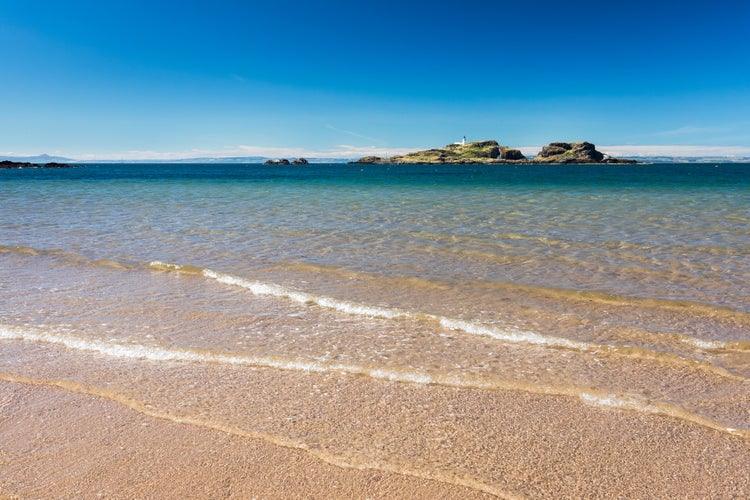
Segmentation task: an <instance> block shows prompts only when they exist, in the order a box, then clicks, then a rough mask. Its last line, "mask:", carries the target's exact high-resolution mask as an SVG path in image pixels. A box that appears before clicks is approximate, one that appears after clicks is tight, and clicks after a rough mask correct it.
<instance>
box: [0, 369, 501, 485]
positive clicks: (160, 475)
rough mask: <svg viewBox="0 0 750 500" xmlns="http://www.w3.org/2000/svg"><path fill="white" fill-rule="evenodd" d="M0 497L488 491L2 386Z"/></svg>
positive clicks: (69, 395)
mask: <svg viewBox="0 0 750 500" xmlns="http://www.w3.org/2000/svg"><path fill="white" fill-rule="evenodd" d="M0 412H1V413H0V422H1V423H2V425H0V443H3V445H2V450H1V451H0V464H1V465H2V473H0V492H2V493H1V494H0V498H14V497H18V498H148V497H150V498H302V497H304V498H331V497H340V498H425V499H428V498H489V497H491V495H487V494H483V493H480V492H477V491H475V490H472V489H468V488H462V487H460V486H454V485H450V484H445V483H441V482H438V481H430V480H426V479H419V478H414V477H410V476H404V475H400V474H394V473H387V472H382V471H378V470H357V469H353V468H343V467H337V466H333V465H330V464H328V463H325V462H323V461H321V460H318V459H316V458H315V457H313V456H311V455H310V454H309V453H307V452H305V451H303V450H293V449H289V448H284V447H281V446H275V445H273V444H268V443H266V442H264V441H262V440H260V439H251V438H247V437H241V436H236V435H232V434H230V433H226V432H221V431H217V430H211V429H205V428H201V427H198V426H194V425H183V424H179V423H176V422H173V421H170V420H167V419H164V418H156V417H152V416H148V415H144V414H142V413H139V412H137V411H134V410H133V409H130V408H127V407H126V406H123V405H120V404H117V403H114V402H112V401H108V400H107V399H105V398H102V397H98V396H92V395H86V394H80V393H75V392H70V391H66V390H64V389H62V388H59V387H51V386H44V385H29V384H24V383H8V382H3V383H1V384H0Z"/></svg>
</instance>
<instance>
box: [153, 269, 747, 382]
mask: <svg viewBox="0 0 750 500" xmlns="http://www.w3.org/2000/svg"><path fill="white" fill-rule="evenodd" d="M150 267H151V268H153V269H160V270H165V271H177V272H183V273H188V274H194V275H200V276H203V277H205V278H208V279H211V280H214V281H217V282H219V283H222V284H225V285H231V286H236V287H239V288H242V289H245V290H248V291H250V292H251V293H252V294H254V295H258V296H271V297H276V298H283V299H287V300H291V301H292V302H296V303H299V304H303V305H316V306H319V307H324V308H327V309H332V310H335V311H338V312H341V313H344V314H349V315H354V316H365V317H371V318H380V319H388V320H394V319H411V320H417V321H428V322H433V323H436V324H437V325H439V326H440V327H442V328H445V329H447V330H451V331H458V332H463V333H465V334H469V335H477V336H484V337H490V338H493V339H495V340H499V341H502V342H510V343H519V344H530V345H537V346H542V347H551V348H561V349H569V350H574V351H580V352H590V353H596V354H606V355H612V356H617V357H627V358H638V359H648V360H652V361H657V362H660V363H666V364H671V365H679V366H687V367H690V368H697V369H701V370H704V371H708V372H711V373H713V374H715V375H719V376H721V377H725V378H730V379H735V380H745V378H744V377H741V376H739V375H735V374H732V373H730V372H728V371H727V370H725V369H724V368H721V367H719V366H716V365H713V364H711V363H708V362H705V361H699V360H696V359H692V358H683V357H681V356H677V355H673V354H669V353H665V352H661V351H655V350H652V349H647V348H643V347H635V346H623V345H610V344H598V343H593V342H584V341H579V340H571V339H567V338H562V337H554V336H549V335H542V334H540V333H536V332H532V331H527V330H521V329H518V328H515V327H513V326H503V327H496V326H488V325H483V324H480V323H474V322H471V321H465V320H461V319H456V318H448V317H445V316H440V315H435V314H429V313H422V312H412V311H405V310H403V309H398V308H391V307H382V306H374V305H369V304H361V303H356V302H350V301H346V300H341V299H336V298H333V297H326V296H321V295H315V294H311V293H307V292H302V291H298V290H294V289H291V288H287V287H284V286H282V285H277V284H273V283H264V282H261V281H253V280H248V279H245V278H240V277H238V276H232V275H230V274H224V273H220V272H217V271H213V270H211V269H204V268H199V267H193V266H183V265H180V264H170V263H165V262H161V261H154V262H151V264H150ZM679 340H680V341H681V342H683V343H686V344H690V345H692V346H694V347H698V348H700V349H702V350H713V351H727V350H745V349H747V348H748V346H750V343H749V342H742V341H719V340H702V339H695V338H693V337H687V336H680V337H679ZM745 344H747V345H745Z"/></svg>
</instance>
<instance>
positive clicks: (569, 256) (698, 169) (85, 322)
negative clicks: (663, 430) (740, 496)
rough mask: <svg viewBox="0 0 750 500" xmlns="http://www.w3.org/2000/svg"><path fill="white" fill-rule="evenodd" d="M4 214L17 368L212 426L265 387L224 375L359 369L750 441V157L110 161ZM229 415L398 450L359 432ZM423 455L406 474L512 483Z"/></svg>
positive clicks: (362, 453)
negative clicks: (215, 411)
mask: <svg viewBox="0 0 750 500" xmlns="http://www.w3.org/2000/svg"><path fill="white" fill-rule="evenodd" d="M0 207H1V209H0V304H1V306H0V348H2V351H0V371H2V372H3V373H5V374H12V375H13V376H24V377H30V378H43V379H56V380H57V379H60V380H68V381H75V382H76V383H85V384H88V385H87V387H88V386H93V387H98V388H99V389H101V390H105V389H107V390H110V389H111V387H116V388H117V390H120V391H123V392H126V393H128V394H131V396H132V397H138V398H148V400H149V401H150V404H152V405H154V407H156V408H168V407H169V408H175V407H177V408H182V409H183V410H184V411H186V412H188V414H189V415H193V416H196V417H197V416H200V415H203V416H205V414H206V413H211V408H212V405H214V404H216V403H215V401H214V402H211V403H209V402H208V400H211V398H209V397H208V396H207V394H208V392H212V389H210V388H211V387H213V386H214V385H215V387H216V388H218V387H221V389H215V390H218V391H219V392H220V393H221V396H220V397H221V398H222V400H223V401H224V403H222V404H223V405H224V406H225V407H226V408H233V407H235V408H246V407H245V406H244V405H245V403H244V398H246V397H247V391H248V390H251V386H248V385H243V384H242V383H240V382H238V383H237V385H236V386H234V387H232V386H231V385H230V386H226V384H224V382H222V381H221V380H219V379H213V378H211V377H212V376H209V375H206V374H205V373H203V372H210V371H211V370H219V371H221V370H224V369H226V370H232V373H235V372H234V370H241V371H240V372H239V373H242V370H250V371H252V370H264V369H273V370H281V371H282V372H283V373H288V374H290V376H291V374H299V375H302V376H304V377H308V379H307V380H308V382H309V384H312V385H313V386H314V385H315V384H314V383H313V382H314V381H316V380H318V378H316V377H325V378H324V380H331V379H330V377H333V379H332V380H334V381H335V380H338V379H339V378H340V377H344V378H345V379H346V377H351V376H353V375H354V376H358V377H361V380H360V382H357V383H365V382H366V381H368V380H370V381H371V383H372V384H376V385H373V386H372V387H380V386H378V385H377V384H382V383H401V384H412V385H416V386H417V387H422V386H424V387H425V388H429V387H434V388H436V389H435V390H437V387H445V388H450V390H458V391H475V390H482V391H490V392H491V393H492V392H493V391H495V392H498V393H503V392H507V391H511V392H515V393H521V394H533V395H540V396H542V397H549V398H553V399H554V398H563V399H565V400H566V401H567V400H572V401H575V402H576V404H579V405H581V406H582V408H584V409H585V408H598V409H597V411H601V410H603V411H613V412H621V411H626V412H632V413H634V414H636V415H637V414H642V415H656V416H662V417H668V418H672V419H676V420H677V421H680V422H683V423H687V424H688V425H695V426H698V427H701V428H706V429H712V430H714V431H717V432H719V433H721V434H723V435H727V436H741V437H744V438H745V439H746V438H747V437H748V436H749V435H750V411H749V409H750V391H748V388H749V386H750V384H749V383H748V377H749V376H750V300H749V299H748V297H750V165H743V164H731V165H729V164H728V165H717V166H714V165H684V164H681V165H638V166H630V165H628V166H617V165H612V166H575V165H573V166H517V167H516V166H493V167H487V166H460V167H455V166H446V167H443V166H440V167H435V166H390V167H389V166H364V167H363V166H348V165H311V166H300V167H277V166H273V167H266V166H257V165H92V166H88V167H86V168H84V169H70V170H67V169H66V170H58V169H56V170H54V171H53V170H49V171H47V170H17V171H0ZM118 363H125V364H126V365H127V367H128V368H127V369H124V368H122V366H121V365H119V364H118ZM175 363H176V364H177V365H174V364H175ZM160 364H164V365H163V367H167V366H179V367H181V368H180V370H183V369H184V370H188V371H190V370H194V376H196V377H197V376H198V375H197V373H198V372H201V375H200V377H208V378H207V379H206V378H204V379H202V381H201V382H200V383H198V382H196V383H195V385H194V386H192V387H191V386H190V385H189V384H188V385H186V380H185V378H184V375H180V376H177V375H175V374H173V373H171V371H170V370H168V369H167V368H163V367H162V368H160V366H162V365H160ZM113 367H118V368H113ZM190 367H193V368H190ZM154 370H156V371H162V370H164V371H165V372H164V373H161V374H160V375H159V376H158V377H157V379H158V382H159V385H158V389H157V388H156V386H154V385H153V383H154V382H153V381H152V380H151V378H149V377H152V375H146V373H147V372H148V373H151V372H153V371H154ZM139 373H140V375H139ZM248 373H249V372H248ZM8 376H10V375H8ZM213 376H217V377H218V376H219V375H213ZM224 376H226V374H224V375H221V377H224ZM295 376H296V375H295ZM302 380H304V378H303V379H302ZM326 383H329V382H326ZM330 383H333V382H330ZM334 385H335V384H334ZM308 389H309V387H308V388H307V389H305V390H308ZM252 390H255V389H252ZM310 390H312V389H310ZM373 390H375V389H373ZM378 390H379V389H378ZM212 393H213V392H212ZM175 395H179V397H177V401H175ZM212 397H214V396H212ZM306 397H307V398H308V399H310V398H311V401H307V402H306V403H305V408H311V407H313V406H314V405H313V403H312V401H316V396H314V395H309V394H308V396H306ZM320 398H322V399H317V403H318V405H319V406H318V410H316V411H323V410H321V408H323V407H328V404H329V403H328V399H326V398H327V396H326V397H325V398H324V397H322V396H320ZM204 399H206V401H204ZM267 404H269V405H271V406H274V405H280V404H282V403H279V402H278V401H276V402H267ZM285 404H286V405H287V406H286V407H285V408H286V410H285V411H287V412H288V410H289V402H287V403H285ZM339 404H344V403H342V402H339ZM224 406H223V407H224ZM165 411H166V410H165ZM223 411H225V413H223V414H222V415H221V416H219V417H217V418H219V420H221V421H222V422H231V423H232V425H241V426H243V428H247V429H250V430H253V429H254V430H256V431H258V432H260V431H261V430H264V432H266V431H267V432H272V433H273V434H274V435H275V436H286V437H287V438H289V439H292V438H293V439H297V440H300V442H302V443H308V444H310V443H318V444H317V445H318V446H321V447H322V448H323V449H325V450H326V453H331V454H333V455H335V456H337V457H342V456H343V457H347V458H346V460H355V458H353V457H359V458H356V460H365V458H362V457H370V458H372V457H373V456H378V457H379V458H378V460H380V461H381V462H382V461H383V460H387V459H386V458H384V457H383V456H382V454H380V453H379V452H376V451H375V450H374V449H373V448H372V443H373V442H374V437H373V436H372V435H370V434H368V433H367V432H366V430H364V429H363V428H360V427H357V426H354V427H357V429H358V431H357V432H352V433H351V434H350V435H348V437H347V438H340V439H339V438H334V437H333V436H322V435H321V436H318V437H311V436H313V435H314V434H315V432H316V431H315V426H314V425H312V426H310V425H307V426H306V427H305V429H306V430H305V432H307V433H308V434H305V433H300V432H301V431H300V430H299V429H296V428H295V429H292V428H287V427H285V425H282V424H283V422H282V423H278V422H277V423H276V424H275V425H271V426H270V427H269V421H271V420H273V417H271V416H261V415H260V414H257V415H255V414H253V413H252V412H244V413H242V414H240V413H239V412H238V413H232V412H231V411H230V410H223ZM269 411H270V410H269ZM584 411H586V410H584ZM592 411H593V410H592ZM329 412H331V410H330V409H327V410H325V413H326V414H328V413H329ZM261 413H262V412H261ZM331 414H335V411H334V412H332V413H331ZM341 414H342V415H348V414H349V413H348V412H347V411H342V413H341ZM241 415H244V417H242V416H241ZM285 418H290V417H285ZM300 418H301V419H303V420H307V421H308V422H309V421H313V422H314V421H315V417H314V415H311V413H310V411H307V412H302V416H301V417H300ZM328 418H334V419H335V417H332V416H330V415H329V416H328ZM347 418H349V417H344V416H342V417H341V418H340V421H339V422H338V423H337V424H338V425H340V426H346V425H348V424H347V422H345V420H347ZM311 419H312V420H311ZM349 424H351V422H349ZM352 425H353V424H352ZM308 427H309V428H308ZM408 429H411V430H409V431H408V432H417V431H415V430H414V428H413V427H408V426H407V430H408ZM407 430H404V433H405V434H404V436H403V437H404V440H405V441H404V442H407V441H408V439H407V434H408V432H407ZM320 432H322V431H320ZM310 433H311V434H310ZM323 434H325V433H323ZM414 435H415V436H416V435H418V432H417V434H414ZM321 443H323V444H321ZM453 446H454V447H456V445H455V443H454V445H453ZM459 448H461V447H460V446H458V447H456V449H459ZM414 453H416V456H411V458H403V457H402V458H400V459H399V460H401V462H399V464H400V465H399V467H402V468H406V469H409V470H419V471H433V472H434V471H438V470H439V471H443V472H441V474H443V476H445V474H447V473H446V472H445V471H446V470H448V471H451V470H453V471H458V470H460V471H461V474H464V475H467V474H468V475H469V476H471V477H474V478H475V479H476V480H477V481H480V482H481V483H482V484H494V483H493V478H492V477H493V476H492V475H491V474H489V473H487V474H486V473H484V472H482V470H484V469H483V468H482V466H479V465H476V464H474V465H470V464H469V462H471V461H472V460H476V457H474V458H469V457H467V456H462V454H461V453H458V452H456V453H455V454H453V455H450V454H447V455H446V453H445V451H444V450H443V451H440V450H435V449H432V448H430V447H426V448H424V449H423V450H422V452H419V453H417V452H414ZM486 459H487V460H491V459H492V456H491V454H490V455H489V456H487V457H486ZM451 463H454V466H451V465H450V464H451ZM456 464H458V465H456ZM390 466H393V467H395V465H393V464H391V465H390ZM390 466H389V467H390ZM472 471H473V472H472ZM488 474H489V475H488ZM448 475H449V476H450V474H448ZM443 476H441V477H443ZM446 477H447V476H446ZM450 477H454V476H450Z"/></svg>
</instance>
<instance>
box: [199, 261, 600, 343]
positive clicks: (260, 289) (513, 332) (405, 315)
mask: <svg viewBox="0 0 750 500" xmlns="http://www.w3.org/2000/svg"><path fill="white" fill-rule="evenodd" d="M203 276H205V277H207V278H210V279H213V280H216V281H218V282H219V283H223V284H225V285H233V286H238V287H241V288H244V289H246V290H249V291H250V292H252V293H253V294H255V295H266V296H272V297H279V298H286V299H289V300H292V301H294V302H297V303H300V304H316V305H318V306H320V307H325V308H328V309H333V310H336V311H339V312H343V313H346V314H351V315H357V316H367V317H373V318H383V319H418V318H422V319H428V320H432V321H435V322H437V323H438V324H440V325H441V326H442V327H443V328H447V329H449V330H456V331H462V332H464V333H468V334H471V335H482V336H487V337H492V338H494V339H497V340H503V341H506V342H513V343H525V344H534V345H542V346H552V347H563V348H568V349H576V350H586V351H591V350H596V349H598V348H599V346H597V345H595V344H589V343H586V342H577V341H573V340H569V339H565V338H560V337H551V336H545V335H541V334H538V333H534V332H529V331H523V330H517V329H514V328H497V327H488V326H485V325H481V324H477V323H471V322H469V321H463V320H459V319H453V318H447V317H444V316H439V315H434V314H415V313H411V312H408V311H404V310H401V309H397V308H390V307H380V306H371V305H367V304H359V303H355V302H349V301H345V300H339V299H335V298H332V297H325V296H318V295H313V294H310V293H305V292H300V291H296V290H292V289H289V288H286V287H283V286H280V285H275V284H270V283H262V282H259V281H249V280H246V279H244V278H239V277H236V276H231V275H229V274H223V273H218V272H216V271H212V270H210V269H204V270H203Z"/></svg>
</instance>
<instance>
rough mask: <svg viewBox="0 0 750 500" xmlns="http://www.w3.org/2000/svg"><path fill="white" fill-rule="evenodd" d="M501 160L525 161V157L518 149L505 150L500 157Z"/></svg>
mask: <svg viewBox="0 0 750 500" xmlns="http://www.w3.org/2000/svg"><path fill="white" fill-rule="evenodd" d="M500 157H501V158H502V159H503V160H525V159H526V157H525V156H524V155H523V153H522V152H521V151H519V150H518V149H510V148H506V149H504V150H503V153H502V155H501V156H500Z"/></svg>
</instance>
